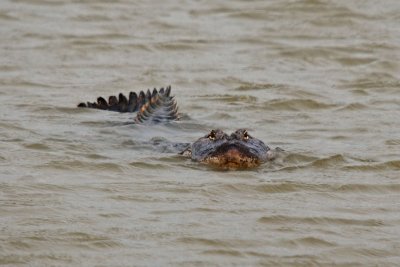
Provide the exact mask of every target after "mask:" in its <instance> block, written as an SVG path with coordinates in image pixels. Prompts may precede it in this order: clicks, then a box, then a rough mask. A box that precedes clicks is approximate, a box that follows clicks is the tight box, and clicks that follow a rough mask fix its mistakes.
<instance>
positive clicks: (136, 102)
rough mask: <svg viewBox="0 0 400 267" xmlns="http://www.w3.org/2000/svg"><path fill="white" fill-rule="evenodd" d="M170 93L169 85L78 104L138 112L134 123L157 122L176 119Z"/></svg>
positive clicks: (82, 106)
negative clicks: (127, 96)
mask: <svg viewBox="0 0 400 267" xmlns="http://www.w3.org/2000/svg"><path fill="white" fill-rule="evenodd" d="M170 94H171V86H167V88H166V89H164V88H160V89H159V90H158V91H157V89H156V88H154V89H153V91H152V92H151V91H150V89H147V91H146V93H145V92H144V91H140V92H139V93H138V94H137V93H136V92H130V93H129V99H128V98H126V96H125V95H124V94H122V93H120V94H119V95H118V98H117V97H116V96H114V95H112V96H109V97H108V102H107V101H106V100H105V99H104V98H103V97H98V98H97V102H86V103H84V102H82V103H79V104H78V107H80V108H93V109H101V110H110V111H117V112H131V113H132V112H138V114H137V116H136V118H135V122H136V123H145V122H146V123H159V122H166V121H171V120H177V119H178V118H179V116H178V107H177V104H176V101H175V99H174V97H173V96H170Z"/></svg>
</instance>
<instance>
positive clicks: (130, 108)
mask: <svg viewBox="0 0 400 267" xmlns="http://www.w3.org/2000/svg"><path fill="white" fill-rule="evenodd" d="M78 107H81V108H94V109H101V110H110V111H117V112H137V115H136V117H135V119H134V121H135V123H138V124H155V123H166V122H169V121H175V120H179V118H180V116H179V114H178V106H177V103H176V100H175V98H174V96H171V86H168V87H166V88H165V89H164V88H161V89H160V90H157V89H154V90H153V91H152V92H150V90H147V92H146V93H144V92H143V91H141V92H140V93H139V94H137V93H136V92H130V93H129V98H127V97H126V96H124V95H123V94H122V93H120V94H119V96H118V98H117V97H116V96H110V97H109V98H108V102H107V101H106V100H105V99H104V98H103V97H98V98H97V102H86V103H84V102H82V103H80V104H79V105H78ZM276 151H277V150H271V149H270V148H269V147H268V146H267V145H265V144H264V142H263V141H261V140H259V139H257V138H255V137H252V136H251V135H249V133H248V131H247V130H246V129H238V130H236V131H235V132H233V133H232V134H230V135H228V134H226V133H225V132H223V131H222V130H220V129H215V130H211V131H210V132H209V133H208V134H206V135H205V136H203V137H201V138H199V139H198V140H197V141H195V142H194V143H192V144H190V145H189V146H188V147H187V148H186V149H184V150H183V151H181V152H180V153H179V154H181V155H184V156H187V157H190V158H191V159H192V160H193V161H198V162H202V163H205V164H208V165H210V166H213V167H217V168H222V169H245V168H254V167H257V166H259V165H260V164H262V163H264V162H266V161H270V160H273V159H274V158H275V156H276Z"/></svg>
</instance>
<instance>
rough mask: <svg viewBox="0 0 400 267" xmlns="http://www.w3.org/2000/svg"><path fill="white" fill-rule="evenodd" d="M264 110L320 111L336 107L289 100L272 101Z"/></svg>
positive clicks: (305, 100) (314, 102)
mask: <svg viewBox="0 0 400 267" xmlns="http://www.w3.org/2000/svg"><path fill="white" fill-rule="evenodd" d="M263 106H264V109H268V110H288V111H301V110H319V109H331V108H334V107H336V105H334V104H326V103H323V102H319V101H316V100H312V99H289V100H280V99H276V100H270V101H267V102H265V103H264V105H263Z"/></svg>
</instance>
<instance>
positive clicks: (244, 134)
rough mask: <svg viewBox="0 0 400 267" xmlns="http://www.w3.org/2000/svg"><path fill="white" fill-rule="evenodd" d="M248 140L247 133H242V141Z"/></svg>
mask: <svg viewBox="0 0 400 267" xmlns="http://www.w3.org/2000/svg"><path fill="white" fill-rule="evenodd" d="M249 138H250V136H249V134H248V133H247V131H244V133H243V139H244V140H249Z"/></svg>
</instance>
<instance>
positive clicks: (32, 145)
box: [24, 143, 50, 150]
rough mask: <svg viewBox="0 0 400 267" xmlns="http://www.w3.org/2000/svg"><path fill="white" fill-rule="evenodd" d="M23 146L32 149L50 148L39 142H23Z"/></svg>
mask: <svg viewBox="0 0 400 267" xmlns="http://www.w3.org/2000/svg"><path fill="white" fill-rule="evenodd" d="M24 147H25V148H28V149H34V150H50V147H49V146H47V145H45V144H41V143H32V144H25V145H24Z"/></svg>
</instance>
